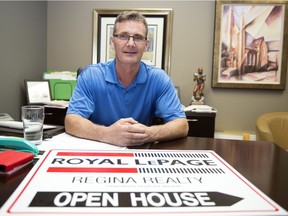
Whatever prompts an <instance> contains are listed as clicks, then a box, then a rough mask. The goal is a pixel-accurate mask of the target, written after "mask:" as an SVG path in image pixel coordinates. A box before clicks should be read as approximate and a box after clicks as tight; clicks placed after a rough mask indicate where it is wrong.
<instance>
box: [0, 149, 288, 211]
mask: <svg viewBox="0 0 288 216" xmlns="http://www.w3.org/2000/svg"><path fill="white" fill-rule="evenodd" d="M1 213H3V214H4V215H21V216H23V215H32V214H33V215H40V214H43V215H45V214H51V215H75V214H76V215H77V214H78V215H99V216H100V215H105V216H107V215H125V214H129V215H139V214H140V215H142V214H153V215H175V214H177V215H191V214H197V215H221V216H225V215H250V216H251V215H288V213H287V211H285V210H284V209H283V208H281V207H280V206H279V205H278V204H277V203H275V202H274V201H273V200H271V199H270V198H269V197H267V196H266V195H265V194H264V193H262V192H261V191H260V190H259V189H257V188H256V187H255V186H254V185H253V184H251V183H250V182H249V181H248V180H247V179H245V178H244V177H243V176H242V175H241V174H240V173H238V172H237V171H236V170H235V169H234V168H233V167H231V166H230V165H229V164H228V163H227V162H225V161H224V160H223V159H222V158H221V157H220V156H219V155H217V154H216V153H215V152H214V151H210V150H191V151H189V150H185V151H178V150H177V151H174V150H165V151H164V150H163V151H162V150H105V151H99V150H61V149H53V150H49V151H47V152H46V153H45V154H44V155H43V157H42V158H41V159H40V160H39V161H38V162H37V163H36V165H35V166H34V167H33V169H32V170H31V171H30V173H29V174H28V175H27V177H26V178H25V179H24V181H23V182H22V183H21V185H20V186H19V187H18V188H17V190H16V191H15V192H14V194H13V195H12V196H11V197H10V198H9V200H8V201H7V202H6V203H5V205H4V206H3V207H2V209H1Z"/></svg>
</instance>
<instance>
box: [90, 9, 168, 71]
mask: <svg viewBox="0 0 288 216" xmlns="http://www.w3.org/2000/svg"><path fill="white" fill-rule="evenodd" d="M131 10H133V11H138V12H140V13H141V14H142V15H144V16H145V17H146V19H147V23H148V28H149V31H148V39H149V40H150V46H149V48H148V50H147V51H146V52H145V53H144V55H143V57H142V61H144V62H145V63H147V64H149V65H152V66H156V67H159V68H162V69H163V70H165V71H166V72H167V73H168V74H169V73H170V61H171V47H172V44H171V42H172V23H173V10H172V9H117V10H114V9H94V11H93V21H94V22H93V54H92V63H93V64H96V63H99V62H107V61H109V60H112V59H113V58H114V51H113V49H112V48H111V46H110V37H111V36H112V30H113V26H114V21H115V19H116V17H117V15H118V14H119V13H120V12H122V11H131Z"/></svg>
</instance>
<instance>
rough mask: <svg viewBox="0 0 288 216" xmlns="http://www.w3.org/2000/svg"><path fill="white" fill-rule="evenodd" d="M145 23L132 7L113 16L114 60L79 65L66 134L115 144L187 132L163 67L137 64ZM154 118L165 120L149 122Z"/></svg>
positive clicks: (144, 42) (143, 45) (144, 41)
mask: <svg viewBox="0 0 288 216" xmlns="http://www.w3.org/2000/svg"><path fill="white" fill-rule="evenodd" d="M147 34H148V26H147V23H146V20H145V18H144V17H143V16H142V15H140V14H139V13H137V12H135V11H130V12H122V13H121V14H119V15H118V17H117V18H116V20H115V24H114V30H113V37H112V38H111V46H112V47H113V48H114V50H115V56H116V57H115V59H114V60H113V61H110V62H107V63H99V64H96V65H91V66H88V67H86V68H84V69H83V71H82V72H81V74H80V76H79V77H78V80H77V85H76V87H75V90H74V92H73V95H72V97H71V100H70V103H69V108H68V111H67V115H66V118H65V129H66V132H67V133H69V134H71V135H74V136H77V137H82V138H86V139H91V140H97V141H100V142H105V143H110V144H114V145H118V146H134V145H141V144H143V143H147V142H154V141H162V140H170V139H176V138H180V137H184V136H187V133H188V124H187V120H186V116H185V113H184V112H183V110H182V107H181V104H180V101H179V99H178V97H177V95H176V91H175V89H174V85H173V83H172V81H171V79H170V78H169V77H168V75H167V74H166V73H165V72H164V71H163V70H161V69H159V68H155V67H151V66H149V65H146V64H145V63H143V62H141V57H142V55H143V52H145V51H146V50H147V49H148V46H149V41H148V40H147ZM153 117H159V118H162V119H163V121H164V124H162V125H154V126H151V121H152V118H153Z"/></svg>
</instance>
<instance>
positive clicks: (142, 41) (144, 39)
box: [113, 34, 148, 43]
mask: <svg viewBox="0 0 288 216" xmlns="http://www.w3.org/2000/svg"><path fill="white" fill-rule="evenodd" d="M119 36H125V37H128V38H127V39H125V40H124V38H122V39H121V38H119ZM137 36H138V37H141V38H143V39H142V40H135V37H137ZM113 37H116V38H117V39H118V40H120V41H123V42H126V43H127V42H128V41H129V40H130V38H133V42H135V43H144V42H145V41H147V39H148V38H147V37H145V36H142V35H139V34H136V35H128V34H114V35H113Z"/></svg>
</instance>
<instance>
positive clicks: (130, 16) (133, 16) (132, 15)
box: [113, 11, 148, 36]
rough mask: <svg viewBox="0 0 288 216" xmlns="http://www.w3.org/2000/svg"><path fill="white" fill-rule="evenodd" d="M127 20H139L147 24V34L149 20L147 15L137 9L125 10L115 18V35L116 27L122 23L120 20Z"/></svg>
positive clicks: (114, 32)
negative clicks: (146, 17)
mask: <svg viewBox="0 0 288 216" xmlns="http://www.w3.org/2000/svg"><path fill="white" fill-rule="evenodd" d="M125 21H138V22H142V23H143V24H144V26H145V29H146V35H145V36H147V34H148V24H147V21H146V19H145V17H144V16H143V15H142V14H140V13H139V12H137V11H123V12H121V13H120V14H119V15H118V16H117V17H116V20H115V23H114V29H113V35H115V34H116V30H117V29H116V28H117V25H116V24H117V23H120V22H125Z"/></svg>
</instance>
